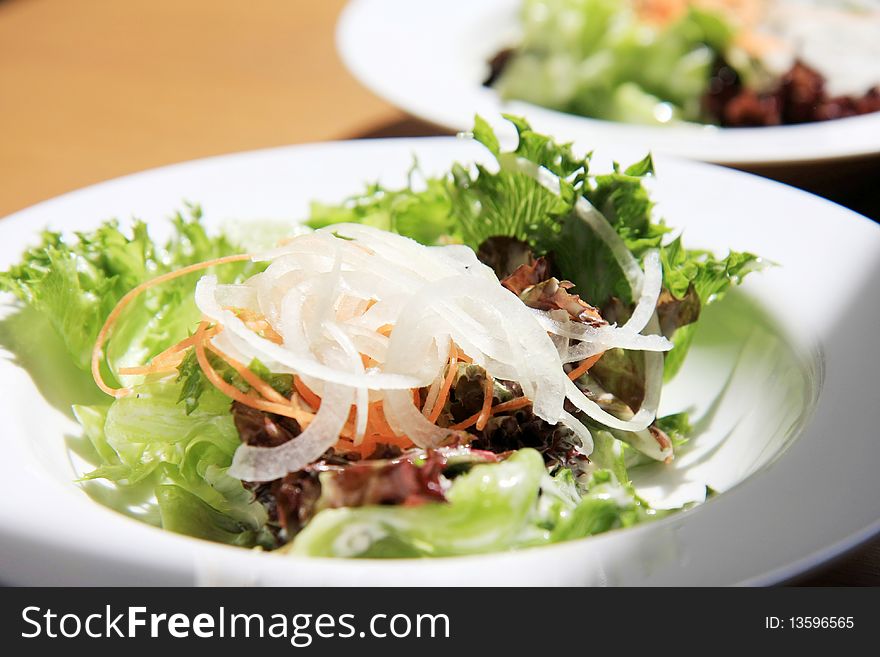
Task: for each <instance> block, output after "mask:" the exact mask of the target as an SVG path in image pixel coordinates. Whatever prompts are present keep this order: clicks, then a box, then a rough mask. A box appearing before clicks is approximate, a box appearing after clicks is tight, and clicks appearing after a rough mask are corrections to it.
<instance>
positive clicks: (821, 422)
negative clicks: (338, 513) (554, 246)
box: [0, 138, 880, 585]
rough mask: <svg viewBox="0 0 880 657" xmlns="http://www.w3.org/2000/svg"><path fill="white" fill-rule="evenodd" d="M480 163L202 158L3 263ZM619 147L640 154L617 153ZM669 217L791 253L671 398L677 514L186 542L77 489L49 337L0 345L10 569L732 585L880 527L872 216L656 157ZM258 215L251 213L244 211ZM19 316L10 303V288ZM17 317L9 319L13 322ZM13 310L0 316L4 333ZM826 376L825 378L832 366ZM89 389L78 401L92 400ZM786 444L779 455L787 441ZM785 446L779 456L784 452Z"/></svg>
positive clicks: (89, 199)
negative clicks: (432, 546) (538, 544)
mask: <svg viewBox="0 0 880 657" xmlns="http://www.w3.org/2000/svg"><path fill="white" fill-rule="evenodd" d="M413 154H415V155H417V156H418V158H419V160H420V161H421V163H422V166H423V167H424V168H425V169H426V170H427V171H428V172H440V171H443V170H445V169H446V168H447V167H448V166H449V164H450V163H451V162H452V161H453V160H459V161H471V160H473V159H474V158H480V157H484V156H485V153H484V152H483V150H482V149H481V148H480V147H478V146H476V145H475V144H473V143H471V142H466V141H461V140H455V139H452V138H436V139H416V140H387V141H374V142H370V141H362V142H349V143H345V142H342V143H330V144H323V145H313V146H300V147H290V148H280V149H275V150H267V151H257V152H252V153H242V154H238V155H230V156H225V157H218V158H213V159H208V160H201V161H196V162H191V163H185V164H180V165H177V166H172V167H167V168H163V169H157V170H154V171H148V172H145V173H141V174H137V175H133V176H128V177H125V178H120V179H118V180H113V181H110V182H107V183H103V184H100V185H96V186H94V187H90V188H87V189H84V190H81V191H78V192H74V193H72V194H68V195H65V196H62V197H59V198H57V199H54V200H51V201H47V202H45V203H42V204H40V205H37V206H35V207H32V208H30V209H27V210H24V211H22V212H19V213H17V214H15V215H12V216H11V217H8V218H6V219H4V220H2V221H0V267H2V268H5V267H7V266H8V265H9V264H10V263H12V262H15V261H16V260H17V259H18V257H19V255H20V253H21V251H22V250H23V249H24V248H25V246H27V245H29V244H32V243H34V242H35V240H36V239H37V234H38V231H39V230H40V229H42V228H43V227H44V226H46V225H50V226H52V227H53V228H57V229H63V230H74V229H81V228H87V227H90V226H94V225H95V224H96V223H98V222H99V221H100V220H102V219H106V218H108V217H112V216H118V217H120V218H123V219H127V218H129V217H130V216H132V215H136V216H139V217H142V218H144V219H145V220H147V221H148V222H149V223H150V226H151V230H153V229H154V228H155V229H156V230H161V228H162V227H163V226H164V224H165V222H164V221H161V219H162V218H163V217H165V216H167V215H168V214H169V212H170V211H171V210H172V209H174V208H177V207H179V206H180V202H181V199H190V200H194V201H200V202H201V203H202V204H203V206H204V209H205V213H206V220H207V221H209V222H210V223H211V224H213V225H215V226H216V225H219V224H221V223H223V222H228V221H229V220H237V219H246V218H247V219H266V218H269V219H276V220H279V219H280V220H288V221H294V220H295V219H296V218H299V217H302V216H304V215H305V213H306V211H307V207H308V206H307V204H308V201H309V200H310V199H313V198H317V199H321V200H327V201H331V200H339V199H341V198H342V197H344V196H347V195H349V194H351V193H353V192H355V191H357V190H358V189H360V188H361V186H362V184H363V183H364V182H365V181H373V180H376V179H380V180H382V181H383V182H385V183H390V184H402V183H403V181H404V176H405V172H406V171H407V169H408V168H409V166H410V164H411V161H412V156H413ZM613 155H615V156H619V159H621V160H622V161H624V162H626V161H628V160H630V159H634V157H635V156H636V154H630V155H627V154H625V153H620V152H614V153H613ZM657 166H658V177H657V180H656V184H655V192H656V198H657V200H658V201H659V206H658V208H659V211H660V212H661V213H662V214H663V215H664V216H665V217H666V218H667V219H668V220H669V222H670V224H671V225H674V226H676V227H680V228H684V229H685V232H686V237H687V240H688V243H689V244H690V245H692V246H694V247H696V246H701V247H707V248H712V249H716V250H718V251H721V252H724V251H725V249H727V248H728V247H730V248H735V249H749V250H752V251H755V252H757V253H761V254H762V255H764V256H765V257H767V258H769V259H771V260H773V261H775V262H776V263H778V264H779V266H778V267H774V268H772V269H769V270H767V271H765V272H762V273H760V274H756V275H753V276H752V277H751V278H750V279H749V280H747V282H746V284H745V285H744V286H743V288H742V290H741V291H739V292H738V293H737V294H733V295H731V296H729V297H727V298H726V299H725V300H724V301H723V302H721V303H719V304H717V306H715V307H714V308H712V307H710V309H709V310H707V312H706V315H705V317H704V320H703V323H702V325H701V326H702V328H701V329H700V331H698V334H697V340H696V344H695V348H694V350H693V352H692V354H691V356H690V357H689V359H688V362H687V364H686V365H685V369H684V370H683V371H682V372H681V374H680V375H679V377H678V378H677V380H676V382H675V383H674V384H673V385H670V386H669V387H668V388H667V389H666V390H665V392H664V399H663V408H665V410H667V411H670V410H677V409H678V408H681V407H682V406H688V405H693V406H695V418H696V419H697V421H698V424H699V425H700V427H701V432H700V434H699V437H698V438H696V439H694V441H693V442H692V444H691V447H690V451H689V452H686V453H682V454H681V455H680V456H679V459H678V461H677V466H676V467H675V468H673V469H666V470H664V471H663V473H664V474H663V475H662V476H658V474H657V472H653V473H652V472H650V471H649V472H647V473H645V472H642V473H640V476H639V482H640V485H642V486H644V487H645V488H644V489H645V490H646V492H647V494H651V495H653V496H654V497H655V498H660V499H662V498H663V497H664V496H668V495H677V496H678V497H679V498H682V499H685V498H687V497H688V496H692V495H693V494H694V493H695V492H696V493H699V492H700V489H701V485H702V483H704V482H709V483H710V484H711V485H712V486H713V487H715V488H718V489H720V490H727V489H729V490H727V492H724V493H722V494H721V495H719V496H718V497H717V498H714V499H711V500H709V501H708V502H707V503H705V504H703V505H702V506H698V507H696V508H695V509H692V510H689V511H684V512H681V513H678V514H674V515H672V516H670V517H668V518H666V519H663V520H660V521H657V522H654V523H649V524H646V525H641V526H638V527H636V528H634V529H627V530H622V531H613V532H610V533H607V534H604V535H600V536H596V537H593V538H588V539H585V540H579V541H574V542H571V543H567V544H562V545H558V546H552V547H547V548H537V549H531V550H525V551H521V552H517V553H505V554H493V555H488V556H481V557H466V558H454V559H440V560H434V561H426V560H421V561H391V562H388V561H385V562H383V561H352V560H326V559H292V558H288V557H284V556H281V555H277V554H264V553H256V552H250V551H247V550H243V549H239V548H232V547H227V546H223V545H217V544H212V543H208V542H204V541H200V540H194V539H190V538H186V537H183V536H178V535H175V534H172V533H169V532H165V531H162V530H160V529H156V528H153V527H151V526H148V525H145V524H143V523H141V522H138V521H135V520H132V519H130V518H128V517H126V516H124V515H122V514H120V513H117V512H116V511H113V510H111V509H109V508H107V507H105V506H102V505H101V504H98V503H96V502H95V501H94V500H93V499H91V498H90V497H89V496H88V495H86V493H85V492H84V491H83V490H82V489H80V488H79V487H78V486H77V485H76V484H74V482H73V479H74V477H75V476H76V472H77V471H78V470H80V469H81V468H82V467H84V466H83V464H81V463H79V462H78V460H77V459H76V458H74V457H73V456H72V453H71V450H70V449H69V448H74V451H75V447H76V442H77V438H76V436H77V435H78V433H77V427H76V425H75V424H74V423H73V422H72V420H71V419H70V418H69V417H68V415H67V414H66V413H65V412H64V410H65V409H66V407H67V403H68V402H69V400H66V399H61V398H59V395H58V388H57V385H56V383H57V381H58V379H59V378H63V377H65V376H67V375H68V369H69V368H64V367H61V368H59V367H58V365H57V363H62V362H63V358H61V357H60V356H59V357H57V358H56V357H55V355H53V354H50V353H46V352H45V350H42V349H41V346H42V344H43V343H42V342H41V340H40V337H39V335H30V336H28V338H29V346H27V345H24V346H23V345H22V343H21V342H20V341H19V342H18V343H17V347H16V349H15V351H16V353H17V354H18V356H17V357H16V358H17V362H21V363H23V364H24V365H27V366H28V368H29V371H26V370H25V369H22V368H20V367H19V366H18V364H17V362H16V360H14V359H13V357H12V356H11V355H10V354H8V353H4V354H2V357H0V386H2V390H3V394H2V395H0V417H2V418H3V420H4V424H3V429H2V431H0V453H2V455H3V458H2V461H0V463H2V465H0V468H2V476H0V582H6V583H30V584H58V585H61V584H101V583H103V584H181V583H260V584H382V585H393V584H401V585H406V584H412V585H428V584H563V583H571V584H735V583H743V582H748V583H767V582H772V581H777V580H780V579H783V578H786V577H789V576H791V575H794V574H796V573H798V572H801V571H803V570H804V569H806V568H809V567H811V566H813V565H816V564H818V563H820V562H821V561H823V560H825V559H828V558H830V557H832V556H834V555H836V554H839V553H840V552H841V551H842V550H844V549H846V548H847V547H850V546H852V545H854V544H855V543H857V542H858V541H860V540H862V539H864V538H865V537H867V536H868V535H870V534H872V533H874V532H876V531H877V530H878V529H880V506H878V505H877V500H878V499H880V477H877V474H876V473H877V467H878V465H880V441H878V440H877V427H878V426H880V393H878V390H880V388H878V385H877V382H878V375H877V372H878V371H880V348H878V340H877V337H876V327H877V326H878V325H880V303H878V293H877V283H876V281H877V280H878V276H880V230H878V227H877V226H876V225H874V224H872V223H870V222H869V221H867V220H865V219H864V218H862V217H859V216H858V215H855V214H853V213H851V212H849V211H847V210H844V209H842V208H840V207H838V206H836V205H833V204H831V203H828V202H826V201H823V200H821V199H818V198H816V197H813V196H810V195H807V194H804V193H802V192H798V191H795V190H793V189H790V188H787V187H784V186H781V185H778V184H774V183H770V182H768V181H765V180H763V179H759V178H756V177H752V176H749V175H746V174H742V173H737V172H733V171H728V170H724V169H720V168H716V167H712V166H708V165H702V164H696V163H687V162H680V161H676V160H673V159H666V158H662V157H661V158H660V159H659V161H658V165H657ZM239 225H244V224H239ZM3 303H4V304H6V309H5V310H6V312H7V313H8V312H9V311H10V310H11V307H10V306H9V299H8V298H6V299H3ZM10 321H12V324H10ZM12 325H14V320H9V319H7V320H5V321H3V322H2V323H0V344H3V345H7V346H12V345H10V342H13V341H14V340H13V336H14V334H15V332H14V330H12ZM823 371H824V383H822V381H823ZM89 389H90V386H89V385H88V384H84V386H83V388H82V391H83V392H82V395H83V399H84V400H87V399H89V398H91V397H93V395H92V394H90V393H89V392H88V390H89ZM783 451H784V453H783ZM780 455H781V458H777V457H780Z"/></svg>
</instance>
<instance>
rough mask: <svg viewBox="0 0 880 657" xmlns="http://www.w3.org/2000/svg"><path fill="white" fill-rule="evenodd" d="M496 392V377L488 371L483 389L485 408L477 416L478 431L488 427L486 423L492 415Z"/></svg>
mask: <svg viewBox="0 0 880 657" xmlns="http://www.w3.org/2000/svg"><path fill="white" fill-rule="evenodd" d="M494 394H495V379H493V378H492V377H491V376H489V373H488V372H487V373H486V385H485V387H484V390H483V408H482V409H480V415H479V416H478V417H477V431H482V430H483V429H485V428H486V423H487V422H488V421H489V418H490V417H492V397H493V396H494Z"/></svg>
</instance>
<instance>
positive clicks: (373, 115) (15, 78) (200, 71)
mask: <svg viewBox="0 0 880 657" xmlns="http://www.w3.org/2000/svg"><path fill="white" fill-rule="evenodd" d="M343 4H344V2H343V0H311V1H309V0H255V1H254V2H247V3H246V2H237V1H233V0H186V2H180V1H179V0H74V1H71V0H0V126H2V136H0V216H3V215H6V214H8V213H10V212H13V211H15V210H18V209H20V208H23V207H26V206H28V205H31V204H33V203H36V202H38V201H41V200H44V199H47V198H50V197H52V196H56V195H58V194H60V193H63V192H66V191H69V190H72V189H76V188H78V187H82V186H84V185H89V184H92V183H95V182H99V181H101V180H106V179H108V178H113V177H116V176H119V175H123V174H126V173H131V172H134V171H139V170H141V169H146V168H149V167H154V166H159V165H163V164H169V163H172V162H179V161H183V160H189V159H193V158H198V157H204V156H209V155H216V154H220V153H227V152H231V151H240V150H247V149H253V148H261V147H266V146H276V145H282V144H291V143H300V142H310V141H321V140H327V139H344V138H352V137H365V136H403V135H421V134H437V132H438V131H437V129H436V128H435V127H432V126H429V125H427V124H423V123H420V122H418V121H416V120H413V119H411V118H409V117H407V116H406V115H405V114H403V113H402V112H401V111H399V110H397V109H395V108H394V107H392V106H390V105H388V104H387V103H385V102H383V101H381V100H379V99H377V98H376V97H375V96H373V95H371V94H370V93H369V92H367V91H366V90H365V89H363V88H361V87H360V86H359V85H358V84H357V83H356V82H355V81H354V80H353V79H352V77H351V76H350V75H349V74H348V73H347V72H346V71H345V69H344V68H343V66H342V64H341V62H340V61H339V58H338V57H337V55H336V51H335V47H334V41H333V33H334V25H335V21H336V17H337V15H338V13H339V10H340V9H341V7H342V6H343ZM777 173H781V174H782V175H785V172H774V175H775V174H777ZM828 193H830V194H831V195H834V194H835V190H834V189H831V190H828ZM838 200H842V201H843V202H844V203H846V204H849V205H851V206H854V207H856V208H858V209H860V210H862V211H864V212H866V213H868V214H874V212H875V210H876V209H877V208H880V204H878V203H877V192H876V190H875V189H873V187H871V186H868V185H856V186H855V187H854V188H853V186H852V185H850V186H849V187H848V188H847V191H846V194H845V195H842V196H839V197H838ZM874 216H875V217H876V216H877V215H874ZM842 512H845V510H844V511H842ZM802 583H806V584H818V585H821V584H875V585H877V584H880V541H874V542H873V543H870V544H868V545H867V546H865V547H863V548H861V549H860V550H857V551H856V552H855V553H853V554H851V555H848V556H846V557H844V558H843V559H842V560H840V561H839V562H838V563H836V564H833V565H831V566H829V567H826V568H824V569H822V570H821V571H819V572H818V573H815V574H812V575H810V576H809V577H807V578H804V579H802Z"/></svg>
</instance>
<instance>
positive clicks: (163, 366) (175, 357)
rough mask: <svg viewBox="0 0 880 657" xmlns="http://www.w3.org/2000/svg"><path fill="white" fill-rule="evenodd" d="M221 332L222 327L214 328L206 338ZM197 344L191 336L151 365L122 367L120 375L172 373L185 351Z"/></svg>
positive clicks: (157, 358) (154, 360) (156, 358)
mask: <svg viewBox="0 0 880 657" xmlns="http://www.w3.org/2000/svg"><path fill="white" fill-rule="evenodd" d="M219 332H220V326H212V327H211V328H209V329H207V330H206V331H205V333H204V337H205V338H208V337H211V336H213V335H216V334H217V333H219ZM193 344H195V336H194V335H191V336H189V337H188V338H184V339H183V340H181V341H180V342H178V343H177V344H174V345H171V346H170V347H168V349H166V350H165V351H162V352H160V353H158V354H156V355H155V356H153V357H152V358H151V359H150V362H149V364H147V365H141V366H138V367H120V368H119V373H120V374H124V375H132V374H133V375H146V374H155V373H157V372H171V371H173V370H175V369H177V366H178V365H180V363H181V361H182V360H183V357H184V353H183V352H184V351H186V350H187V349H188V348H189V347H191V346H192V345H193Z"/></svg>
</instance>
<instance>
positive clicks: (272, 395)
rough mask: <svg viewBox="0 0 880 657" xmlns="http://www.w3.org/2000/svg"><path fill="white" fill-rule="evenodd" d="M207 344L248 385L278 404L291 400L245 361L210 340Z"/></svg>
mask: <svg viewBox="0 0 880 657" xmlns="http://www.w3.org/2000/svg"><path fill="white" fill-rule="evenodd" d="M205 345H206V346H207V348H208V349H210V350H211V351H213V352H214V353H215V354H217V355H218V356H220V358H222V359H223V360H225V361H226V362H227V363H229V364H230V365H231V366H232V369H234V370H235V371H236V372H238V375H239V376H240V377H241V378H243V379H244V380H245V381H247V383H248V385H249V386H250V387H251V388H253V389H254V390H256V391H257V392H258V393H260V394H261V395H262V396H263V397H264V398H265V399H266V400H267V401H271V402H275V403H276V404H285V405H286V404H289V403H290V400H289V399H287V398H286V397H285V396H284V395H282V394H281V393H279V392H278V391H277V390H275V388H273V387H272V386H270V385H269V384H268V383H266V382H265V381H264V380H263V379H262V378H260V377H259V376H258V375H257V374H255V373H254V372H252V371H251V370H249V369H248V368H247V366H246V365H245V364H244V363H240V362H238V361H237V360H235V359H234V358H232V357H231V356H229V355H227V354H225V353H223V352H222V351H220V350H219V349H218V348H217V347H215V346H214V345H212V344H211V343H210V342H207V341H206V342H205Z"/></svg>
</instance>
